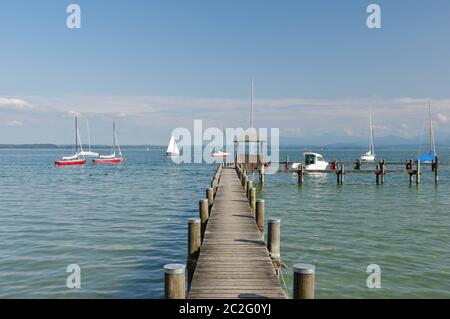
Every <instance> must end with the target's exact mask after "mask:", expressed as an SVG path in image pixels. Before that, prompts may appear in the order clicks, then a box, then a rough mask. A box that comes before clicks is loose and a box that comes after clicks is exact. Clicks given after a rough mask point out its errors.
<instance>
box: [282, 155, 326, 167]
mask: <svg viewBox="0 0 450 319" xmlns="http://www.w3.org/2000/svg"><path fill="white" fill-rule="evenodd" d="M303 159H304V165H305V170H310V171H314V170H326V169H327V167H328V162H327V161H325V160H324V159H323V156H322V155H321V154H319V153H313V152H305V153H303ZM300 164H302V163H293V164H292V166H291V167H292V168H293V169H298V168H299V167H300Z"/></svg>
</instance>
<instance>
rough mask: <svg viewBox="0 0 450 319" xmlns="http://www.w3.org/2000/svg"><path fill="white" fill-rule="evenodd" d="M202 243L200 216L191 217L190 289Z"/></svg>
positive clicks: (189, 238)
mask: <svg viewBox="0 0 450 319" xmlns="http://www.w3.org/2000/svg"><path fill="white" fill-rule="evenodd" d="M200 245H201V226H200V218H189V220H188V259H187V269H188V290H189V288H190V286H191V281H192V277H193V276H194V271H195V266H196V264H197V258H198V255H199V252H200Z"/></svg>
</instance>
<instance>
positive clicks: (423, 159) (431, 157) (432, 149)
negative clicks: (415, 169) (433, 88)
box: [418, 100, 436, 163]
mask: <svg viewBox="0 0 450 319" xmlns="http://www.w3.org/2000/svg"><path fill="white" fill-rule="evenodd" d="M428 147H429V151H428V154H423V155H419V158H418V161H419V162H420V163H433V162H434V161H435V159H436V145H435V144H434V134H433V120H432V118H431V106H430V100H428ZM420 148H422V145H421V146H420ZM419 154H420V149H419Z"/></svg>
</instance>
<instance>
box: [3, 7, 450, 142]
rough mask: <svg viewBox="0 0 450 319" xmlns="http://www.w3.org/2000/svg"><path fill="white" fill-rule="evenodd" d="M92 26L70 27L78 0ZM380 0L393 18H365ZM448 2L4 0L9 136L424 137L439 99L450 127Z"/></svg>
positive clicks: (438, 113) (440, 125)
mask: <svg viewBox="0 0 450 319" xmlns="http://www.w3.org/2000/svg"><path fill="white" fill-rule="evenodd" d="M70 3H77V4H79V5H80V7H81V13H82V27H81V29H80V30H69V29H67V27H66V18H67V13H66V12H65V9H66V7H67V5H68V4H70ZM370 3H377V4H379V5H380V7H381V18H382V28H381V29H379V30H370V29H368V28H367V26H366V18H367V16H368V13H366V8H367V6H368V5H369V4H370ZM449 36H450V2H449V1H446V0H442V1H441V0H435V1H433V2H432V5H431V4H430V2H426V1H414V0H411V1H356V0H355V1H283V0H281V1H250V0H249V1H229V0H227V1H224V0H222V1H203V0H202V1H167V0H165V1H162V0H161V1H138V0H131V1H99V0H96V1H81V0H73V1H61V0H58V1H57V0H54V1H50V0H49V1H33V2H30V1H22V0H19V1H4V0H0V43H1V44H2V45H1V46H0V143H28V142H30V143H36V142H52V143H70V142H71V136H72V132H71V127H72V126H71V125H72V116H73V114H80V115H81V116H82V117H83V118H89V121H90V125H91V133H92V135H93V140H94V142H98V143H108V142H109V137H108V135H109V133H110V132H109V127H110V122H111V120H112V119H115V120H116V121H118V127H119V133H120V135H121V136H122V138H121V140H122V143H127V144H128V143H129V144H165V143H166V141H167V140H168V138H169V137H168V135H169V134H170V132H171V130H172V129H173V128H175V127H177V126H185V127H188V128H190V127H191V126H192V123H193V120H194V119H204V121H205V125H204V126H208V125H214V126H220V125H221V123H222V122H224V124H225V125H226V126H229V127H238V126H245V125H248V100H249V81H250V78H254V79H255V98H256V100H255V103H256V114H255V122H256V126H264V127H279V128H280V130H281V135H282V136H289V137H293V138H295V137H299V139H300V138H302V139H308V138H310V139H311V140H315V141H318V142H321V136H323V138H324V139H325V138H326V139H327V141H329V140H328V139H329V136H330V134H331V135H333V136H336V141H341V140H345V139H346V138H348V139H358V138H361V139H362V140H365V135H367V132H366V131H367V120H368V119H367V117H368V114H367V112H368V111H367V109H368V104H369V103H372V104H373V112H374V122H375V126H376V131H377V135H378V136H383V135H397V136H402V137H408V136H415V135H418V134H420V132H421V130H422V122H423V115H424V112H425V99H426V98H427V97H430V98H431V100H432V105H433V112H434V116H435V121H436V130H437V133H436V135H437V138H445V139H448V138H449V137H450V124H449V123H448V122H449V120H448V117H450V96H449V93H448V84H449V83H450V72H449V71H450V58H449V57H450V41H449Z"/></svg>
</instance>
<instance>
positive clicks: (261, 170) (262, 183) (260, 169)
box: [259, 164, 264, 185]
mask: <svg viewBox="0 0 450 319" xmlns="http://www.w3.org/2000/svg"><path fill="white" fill-rule="evenodd" d="M259 183H260V184H261V185H264V165H263V164H261V165H260V166H259Z"/></svg>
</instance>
